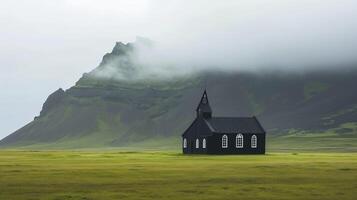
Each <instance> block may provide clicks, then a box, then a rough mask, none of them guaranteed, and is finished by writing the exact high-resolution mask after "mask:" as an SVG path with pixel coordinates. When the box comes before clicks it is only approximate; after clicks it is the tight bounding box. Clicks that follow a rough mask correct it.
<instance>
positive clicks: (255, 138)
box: [250, 135, 258, 149]
mask: <svg viewBox="0 0 357 200" xmlns="http://www.w3.org/2000/svg"><path fill="white" fill-rule="evenodd" d="M250 142H251V143H250V144H251V147H252V148H253V149H255V148H257V142H258V139H257V136H256V135H252V138H251V141H250Z"/></svg>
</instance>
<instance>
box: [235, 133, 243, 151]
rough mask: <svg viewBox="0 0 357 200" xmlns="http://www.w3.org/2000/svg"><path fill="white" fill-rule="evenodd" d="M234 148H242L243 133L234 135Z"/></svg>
mask: <svg viewBox="0 0 357 200" xmlns="http://www.w3.org/2000/svg"><path fill="white" fill-rule="evenodd" d="M236 148H243V135H242V134H238V135H237V136H236Z"/></svg>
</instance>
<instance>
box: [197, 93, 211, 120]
mask: <svg viewBox="0 0 357 200" xmlns="http://www.w3.org/2000/svg"><path fill="white" fill-rule="evenodd" d="M196 112H197V117H200V116H203V117H204V118H211V117H212V109H211V106H210V105H209V102H208V96H207V91H206V89H205V91H204V92H203V94H202V97H201V101H200V103H199V104H198V106H197V109H196Z"/></svg>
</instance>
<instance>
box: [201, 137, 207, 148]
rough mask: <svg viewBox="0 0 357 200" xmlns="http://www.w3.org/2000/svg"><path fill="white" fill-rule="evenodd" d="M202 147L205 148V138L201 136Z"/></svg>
mask: <svg viewBox="0 0 357 200" xmlns="http://www.w3.org/2000/svg"><path fill="white" fill-rule="evenodd" d="M202 148H204V149H205V148H206V138H203V140H202Z"/></svg>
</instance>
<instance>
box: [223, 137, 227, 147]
mask: <svg viewBox="0 0 357 200" xmlns="http://www.w3.org/2000/svg"><path fill="white" fill-rule="evenodd" d="M222 148H228V136H227V135H223V136H222Z"/></svg>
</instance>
